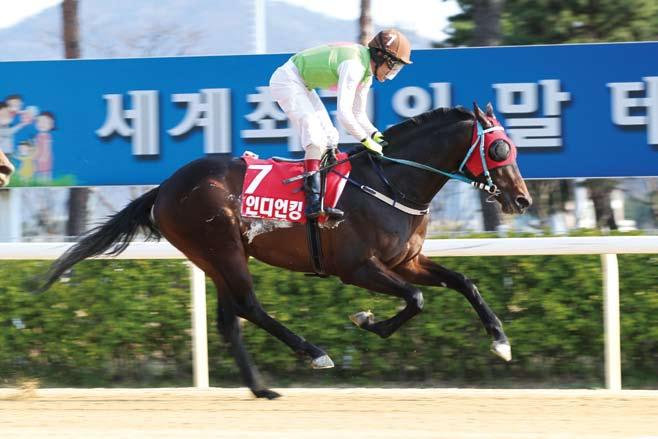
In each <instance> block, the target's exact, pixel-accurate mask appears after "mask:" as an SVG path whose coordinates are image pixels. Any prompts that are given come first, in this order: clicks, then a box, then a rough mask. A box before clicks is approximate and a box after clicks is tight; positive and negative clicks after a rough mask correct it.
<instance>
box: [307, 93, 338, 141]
mask: <svg viewBox="0 0 658 439" xmlns="http://www.w3.org/2000/svg"><path fill="white" fill-rule="evenodd" d="M309 101H310V102H311V105H313V109H314V110H315V114H316V115H317V117H318V120H319V121H320V125H321V126H322V129H323V130H324V133H325V136H326V137H327V149H335V148H337V147H338V140H339V134H338V130H337V129H336V127H334V125H333V123H332V122H331V118H330V117H329V113H328V112H327V108H326V107H325V106H324V104H323V103H322V99H320V96H319V95H318V93H317V92H316V91H315V90H311V91H310V92H309Z"/></svg>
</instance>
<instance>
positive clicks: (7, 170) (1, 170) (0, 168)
mask: <svg viewBox="0 0 658 439" xmlns="http://www.w3.org/2000/svg"><path fill="white" fill-rule="evenodd" d="M13 172H14V167H13V166H11V165H9V166H8V165H0V174H5V175H7V176H9V175H11V174H13Z"/></svg>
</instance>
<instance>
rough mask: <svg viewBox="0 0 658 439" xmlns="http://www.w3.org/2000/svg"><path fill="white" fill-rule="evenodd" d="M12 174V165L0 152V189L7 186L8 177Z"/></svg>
mask: <svg viewBox="0 0 658 439" xmlns="http://www.w3.org/2000/svg"><path fill="white" fill-rule="evenodd" d="M13 173H14V165H12V164H11V162H10V161H9V159H8V158H7V156H6V155H5V154H4V153H3V152H2V151H0V187H3V186H6V185H8V184H9V177H11V174H13Z"/></svg>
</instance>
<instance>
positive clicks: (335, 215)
mask: <svg viewBox="0 0 658 439" xmlns="http://www.w3.org/2000/svg"><path fill="white" fill-rule="evenodd" d="M324 214H325V215H327V217H328V218H329V219H332V220H340V219H343V217H344V216H345V212H343V211H342V210H340V209H336V208H334V207H325V208H324Z"/></svg>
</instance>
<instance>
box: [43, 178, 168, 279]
mask: <svg viewBox="0 0 658 439" xmlns="http://www.w3.org/2000/svg"><path fill="white" fill-rule="evenodd" d="M158 189H159V188H158V187H156V188H154V189H151V190H150V191H148V192H147V193H145V194H144V195H142V196H141V197H139V198H136V199H135V200H133V201H132V202H131V203H130V204H128V205H127V206H126V207H125V208H124V209H123V210H121V211H120V212H117V213H115V214H114V215H112V216H111V217H110V219H109V221H107V222H106V223H105V224H102V225H100V226H98V227H96V228H94V229H92V230H90V231H88V232H87V233H85V234H84V235H82V237H81V238H80V240H79V241H78V242H77V243H76V244H75V245H74V246H73V247H71V248H70V249H68V250H67V251H66V252H65V253H64V254H63V255H62V256H60V257H59V258H58V259H57V260H56V261H55V262H54V263H53V264H52V265H51V266H50V269H49V270H48V273H47V274H46V278H45V280H44V282H43V287H42V288H41V290H42V291H43V290H47V289H48V288H49V287H50V286H51V285H52V284H53V282H55V281H56V280H57V279H58V278H59V277H60V276H61V275H62V274H63V273H64V272H65V271H66V270H68V269H69V268H71V267H72V266H74V265H75V264H77V263H78V262H80V261H82V260H83V259H87V258H91V257H93V256H98V255H102V254H107V255H118V254H119V253H121V252H122V251H124V250H125V249H126V247H128V244H130V241H132V239H133V237H134V236H135V234H136V233H137V232H138V231H139V230H140V229H144V231H145V232H146V234H147V236H146V237H147V239H151V238H154V239H160V237H161V235H160V232H159V231H158V229H157V228H156V227H155V225H154V224H153V223H152V222H151V220H150V216H151V207H152V206H153V203H154V202H155V197H156V196H157V195H158ZM110 249H111V250H110Z"/></svg>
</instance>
